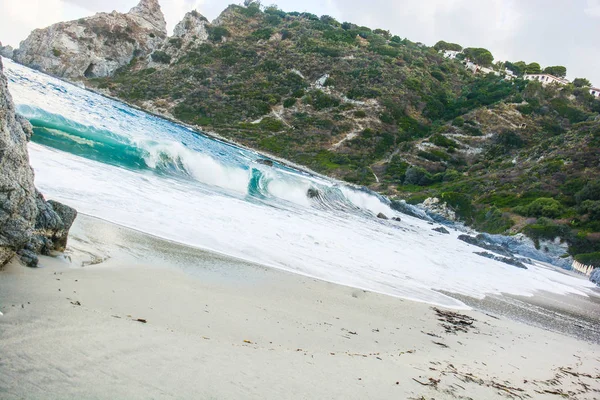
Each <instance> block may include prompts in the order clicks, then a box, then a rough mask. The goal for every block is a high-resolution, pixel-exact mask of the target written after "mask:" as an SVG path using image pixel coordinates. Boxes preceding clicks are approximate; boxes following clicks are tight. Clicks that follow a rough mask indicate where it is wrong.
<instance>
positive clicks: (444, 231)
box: [433, 226, 450, 235]
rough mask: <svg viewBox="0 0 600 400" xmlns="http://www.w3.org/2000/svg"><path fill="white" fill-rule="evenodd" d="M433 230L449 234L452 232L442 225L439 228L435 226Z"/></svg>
mask: <svg viewBox="0 0 600 400" xmlns="http://www.w3.org/2000/svg"><path fill="white" fill-rule="evenodd" d="M433 230H434V231H436V232H439V233H443V234H445V235H449V234H450V232H449V231H448V229H446V228H444V227H443V226H440V227H439V228H434V229H433Z"/></svg>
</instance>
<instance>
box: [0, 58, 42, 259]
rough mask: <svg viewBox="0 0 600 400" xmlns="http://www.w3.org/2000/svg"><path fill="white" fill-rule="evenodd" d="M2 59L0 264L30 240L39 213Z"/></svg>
mask: <svg viewBox="0 0 600 400" xmlns="http://www.w3.org/2000/svg"><path fill="white" fill-rule="evenodd" d="M2 71H3V66H2V62H1V61H0V249H1V250H0V257H1V258H0V265H4V264H5V263H6V262H8V261H9V260H10V259H11V258H12V257H13V256H14V254H15V253H16V252H17V251H19V250H20V249H22V248H23V247H24V246H25V244H27V242H28V241H29V238H30V235H31V230H32V229H33V223H34V221H35V219H36V217H37V205H36V190H35V186H34V184H33V170H32V169H31V167H30V166H29V155H28V153H27V134H26V133H25V132H24V131H23V124H22V123H21V121H20V120H19V119H18V118H17V117H16V116H15V107H14V104H13V101H12V97H11V95H10V93H9V92H8V85H7V80H6V77H5V76H4V73H3V72H2Z"/></svg>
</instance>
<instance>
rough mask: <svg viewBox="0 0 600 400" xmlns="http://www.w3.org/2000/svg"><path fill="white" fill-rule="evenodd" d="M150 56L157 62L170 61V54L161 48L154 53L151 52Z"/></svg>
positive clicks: (164, 62) (166, 62) (165, 62)
mask: <svg viewBox="0 0 600 400" xmlns="http://www.w3.org/2000/svg"><path fill="white" fill-rule="evenodd" d="M151 57H152V61H154V62H157V63H161V64H169V63H170V62H171V56H170V55H168V54H167V53H165V52H164V51H161V50H157V51H155V52H154V53H152V56H151Z"/></svg>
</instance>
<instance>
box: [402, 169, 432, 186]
mask: <svg viewBox="0 0 600 400" xmlns="http://www.w3.org/2000/svg"><path fill="white" fill-rule="evenodd" d="M432 183H433V179H432V177H431V175H430V174H429V172H427V171H426V170H425V169H424V168H421V167H416V166H411V167H408V168H407V169H406V174H405V178H404V184H405V185H417V186H427V185H431V184H432Z"/></svg>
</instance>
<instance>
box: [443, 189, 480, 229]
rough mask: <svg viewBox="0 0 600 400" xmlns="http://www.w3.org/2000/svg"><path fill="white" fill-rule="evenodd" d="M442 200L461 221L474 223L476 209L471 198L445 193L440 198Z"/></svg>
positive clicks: (459, 194)
mask: <svg viewBox="0 0 600 400" xmlns="http://www.w3.org/2000/svg"><path fill="white" fill-rule="evenodd" d="M440 200H441V201H442V202H444V203H446V204H448V206H450V207H451V208H452V209H453V210H454V212H455V213H456V215H457V216H458V217H459V218H460V219H461V220H463V221H465V222H471V221H472V219H473V214H474V208H473V203H472V200H471V197H469V196H467V195H466V194H462V193H457V192H445V193H442V195H441V196H440Z"/></svg>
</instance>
